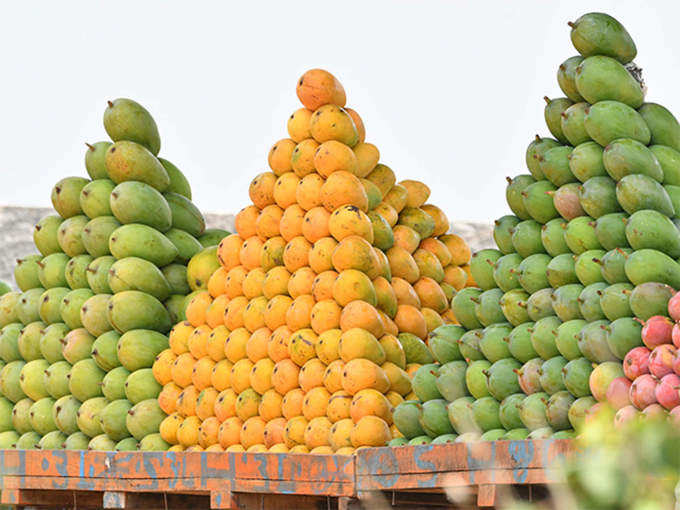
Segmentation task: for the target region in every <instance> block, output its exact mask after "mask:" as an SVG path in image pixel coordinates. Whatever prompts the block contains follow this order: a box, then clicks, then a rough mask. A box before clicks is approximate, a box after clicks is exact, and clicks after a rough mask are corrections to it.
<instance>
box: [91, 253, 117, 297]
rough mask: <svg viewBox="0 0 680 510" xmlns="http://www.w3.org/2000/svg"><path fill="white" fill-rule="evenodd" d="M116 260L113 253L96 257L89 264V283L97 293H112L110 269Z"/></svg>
mask: <svg viewBox="0 0 680 510" xmlns="http://www.w3.org/2000/svg"><path fill="white" fill-rule="evenodd" d="M115 261H116V259H115V258H113V257H112V256H111V255H104V256H101V257H97V258H96V259H94V260H93V261H92V262H91V263H90V265H89V266H87V284H88V285H89V286H90V288H91V289H92V292H94V293H95V294H111V287H109V269H110V268H111V266H112V265H113V263H114V262H115Z"/></svg>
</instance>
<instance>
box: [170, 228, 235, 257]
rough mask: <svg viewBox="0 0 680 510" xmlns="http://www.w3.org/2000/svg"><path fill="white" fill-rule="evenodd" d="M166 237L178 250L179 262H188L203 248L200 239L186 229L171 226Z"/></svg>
mask: <svg viewBox="0 0 680 510" xmlns="http://www.w3.org/2000/svg"><path fill="white" fill-rule="evenodd" d="M165 237H167V238H168V239H169V240H170V242H171V243H172V244H173V245H174V247H175V249H176V250H177V256H176V259H175V261H176V262H179V263H183V264H186V263H187V262H189V260H191V257H193V256H194V255H196V254H197V253H198V252H200V251H201V250H202V249H203V246H202V245H201V243H200V242H199V241H198V239H196V238H195V237H194V236H192V235H191V234H189V233H188V232H185V231H184V230H179V229H176V228H171V229H170V230H168V231H167V232H166V233H165ZM237 258H238V257H237Z"/></svg>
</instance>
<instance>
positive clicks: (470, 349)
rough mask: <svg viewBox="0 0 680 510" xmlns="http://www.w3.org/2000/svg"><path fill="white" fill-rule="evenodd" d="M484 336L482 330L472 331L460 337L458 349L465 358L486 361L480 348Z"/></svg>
mask: <svg viewBox="0 0 680 510" xmlns="http://www.w3.org/2000/svg"><path fill="white" fill-rule="evenodd" d="M400 336H401V335H400ZM482 336H483V333H482V330H481V329H471V330H470V331H468V332H467V333H464V334H463V336H461V337H460V339H459V340H458V349H459V350H460V353H461V355H462V356H463V358H465V359H466V360H472V361H476V360H481V359H485V358H484V354H482V351H481V349H480V347H479V342H480V341H481V339H482Z"/></svg>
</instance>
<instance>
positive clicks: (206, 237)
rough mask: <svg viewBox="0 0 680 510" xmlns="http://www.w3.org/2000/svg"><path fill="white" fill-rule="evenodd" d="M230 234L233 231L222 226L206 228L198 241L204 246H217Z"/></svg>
mask: <svg viewBox="0 0 680 510" xmlns="http://www.w3.org/2000/svg"><path fill="white" fill-rule="evenodd" d="M229 235H231V232H229V231H228V230H224V229H222V228H206V229H205V230H204V231H203V233H202V234H201V235H200V237H199V238H198V242H199V243H201V245H202V246H203V247H204V248H207V247H209V246H217V245H218V244H220V241H222V239H224V238H225V237H227V236H229Z"/></svg>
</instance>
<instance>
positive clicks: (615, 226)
mask: <svg viewBox="0 0 680 510" xmlns="http://www.w3.org/2000/svg"><path fill="white" fill-rule="evenodd" d="M627 218H628V215H627V214H625V213H611V214H605V215H604V216H600V217H599V218H598V219H597V221H596V222H595V236H596V237H597V240H598V242H599V243H600V244H601V245H602V247H603V248H604V249H605V250H613V249H615V248H619V247H621V248H626V247H628V240H627V239H626V223H625V220H626V219H627Z"/></svg>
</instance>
